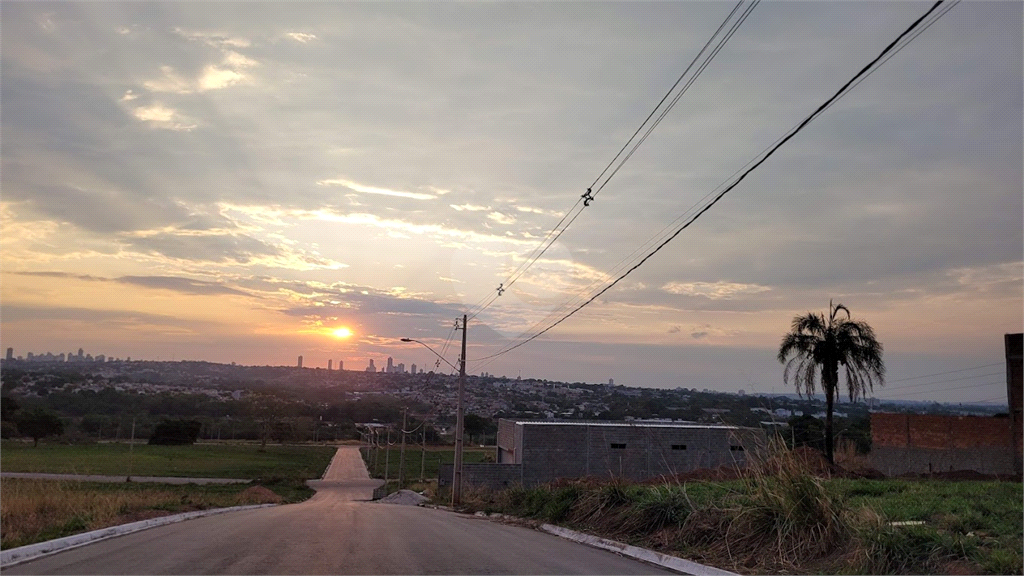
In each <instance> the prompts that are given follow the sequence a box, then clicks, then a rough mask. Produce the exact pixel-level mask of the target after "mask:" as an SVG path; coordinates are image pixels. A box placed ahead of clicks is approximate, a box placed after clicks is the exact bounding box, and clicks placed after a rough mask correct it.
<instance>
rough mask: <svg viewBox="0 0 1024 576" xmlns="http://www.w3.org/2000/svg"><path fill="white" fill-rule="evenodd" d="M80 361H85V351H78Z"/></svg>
mask: <svg viewBox="0 0 1024 576" xmlns="http://www.w3.org/2000/svg"><path fill="white" fill-rule="evenodd" d="M78 359H79V360H84V359H85V350H82V349H81V348H79V349H78Z"/></svg>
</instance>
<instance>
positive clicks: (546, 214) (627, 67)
mask: <svg viewBox="0 0 1024 576" xmlns="http://www.w3.org/2000/svg"><path fill="white" fill-rule="evenodd" d="M731 7H732V4H726V3H720V2H712V3H696V2H677V3H623V4H615V3H572V4H567V3H534V4H521V3H508V4H505V3H485V4H406V3H400V4H360V3H329V4H291V3H289V4H276V3H269V2H268V3H260V4H256V5H252V6H251V7H250V8H251V9H250V10H246V11H244V13H240V12H239V11H238V10H237V9H235V8H234V7H232V6H230V5H207V4H192V3H160V2H157V3H146V4H134V3H119V4H95V3H84V4H78V3H47V2H34V3H12V4H9V5H5V6H4V18H3V20H2V21H0V28H2V30H0V32H2V34H0V48H2V49H0V59H2V60H0V99H2V101H3V103H4V105H3V109H2V118H0V138H2V141H3V143H4V146H3V152H2V166H0V189H2V196H0V227H2V234H0V248H2V250H0V254H2V256H0V259H2V260H0V318H2V322H0V347H2V349H6V348H8V347H13V348H15V349H20V350H36V349H39V350H43V349H46V348H50V349H51V350H63V351H64V352H65V353H66V351H68V350H77V349H78V348H79V347H85V348H87V349H93V350H105V351H108V352H111V353H113V354H114V355H115V356H118V357H128V356H131V357H132V358H164V359H167V358H177V359H192V360H205V361H211V362H221V363H230V362H238V363H242V364H247V365H266V364H272V365H281V366H286V365H290V366H294V365H295V364H296V361H297V357H298V356H299V355H302V356H303V357H304V359H305V365H306V366H310V365H320V366H326V365H327V362H328V361H329V360H336V361H337V360H344V361H346V362H347V364H346V366H347V367H348V368H349V369H352V370H363V369H364V368H365V367H366V360H368V359H371V358H375V359H378V360H380V361H381V362H382V363H384V362H386V358H387V357H388V356H392V357H394V358H401V359H402V361H403V362H404V363H406V364H407V365H411V364H412V363H415V364H416V365H417V366H418V367H424V368H426V367H432V366H434V365H435V363H436V362H437V358H436V356H434V355H433V353H431V352H430V351H428V350H426V349H424V348H423V347H422V346H420V345H419V344H417V343H415V342H407V343H403V342H401V339H402V338H411V339H416V340H419V341H422V342H424V343H425V344H427V345H429V346H430V347H431V348H433V350H435V351H436V352H437V353H439V354H441V355H443V356H444V358H445V359H446V360H447V361H448V362H451V363H455V361H456V358H457V356H458V355H459V351H460V342H459V340H460V339H461V337H462V333H461V332H458V331H453V330H452V324H453V322H454V321H455V319H456V318H461V317H462V315H463V314H465V313H467V312H470V311H473V310H475V308H474V307H475V305H476V304H477V303H480V302H486V301H488V300H489V299H493V300H494V302H493V303H492V304H491V305H490V306H488V307H487V308H486V309H484V310H482V311H481V312H480V313H479V314H478V315H473V314H470V320H469V326H468V343H467V344H468V346H467V357H468V359H469V360H470V362H469V363H468V364H469V365H468V366H467V369H468V371H469V372H470V373H475V374H480V373H482V372H487V373H493V374H506V375H510V376H512V375H516V374H519V373H520V372H522V373H523V374H530V375H531V376H532V377H537V378H546V379H551V380H562V381H590V382H603V381H607V380H608V379H609V378H614V380H615V381H616V382H622V383H625V384H628V385H635V386H645V387H667V388H673V387H677V386H685V387H698V388H705V387H706V388H709V389H713V390H723V391H733V392H735V391H737V390H738V389H744V390H746V391H747V392H748V393H760V392H773V391H774V392H777V393H781V392H783V391H785V388H786V387H785V385H784V383H783V381H782V366H781V365H780V364H779V363H778V361H777V360H776V359H775V355H776V353H777V351H778V349H777V347H778V344H779V341H780V339H781V338H782V336H783V334H785V333H786V332H787V331H788V329H789V326H790V322H791V320H792V318H793V317H794V316H796V315H799V314H803V313H806V312H808V311H812V312H821V311H823V310H825V309H826V308H827V307H828V303H829V301H830V300H832V299H834V300H835V301H836V302H841V303H843V304H845V305H846V306H848V307H849V308H850V310H851V311H852V315H853V317H854V319H857V320H864V321H866V322H868V323H869V324H871V325H872V326H873V327H874V329H875V331H876V333H877V335H878V338H879V340H880V341H881V342H882V344H883V345H884V347H885V361H886V365H887V368H888V374H889V379H890V380H892V381H893V383H892V385H891V386H886V387H885V388H884V389H882V390H881V391H878V390H876V395H877V396H880V397H886V396H891V397H899V396H898V395H900V394H917V393H918V392H919V391H920V390H921V389H920V388H913V389H907V388H905V384H902V382H903V379H905V378H912V377H915V376H917V375H920V374H933V373H940V372H946V371H958V370H966V369H968V368H972V367H977V366H993V365H994V364H996V363H998V362H1000V361H1002V359H1003V334H1005V333H1013V332H1020V331H1021V327H1022V324H1024V262H1022V260H1024V258H1022V249H1021V246H1022V245H1024V234H1022V228H1024V226H1022V214H1024V189H1022V181H1024V173H1022V160H1021V159H1022V157H1024V146H1022V140H1024V136H1022V132H1024V129H1022V126H1024V118H1022V112H1021V110H1022V107H1024V105H1022V77H1021V69H1022V61H1021V52H1022V44H1024V43H1022V39H1021V26H1020V23H1021V21H1022V9H1024V8H1022V5H1021V4H1020V3H1001V2H969V3H966V2H965V3H960V4H957V5H956V6H955V8H953V9H952V10H951V11H950V12H949V13H948V15H946V16H944V17H942V19H940V20H938V21H937V22H936V23H935V24H934V25H933V26H931V27H930V28H928V29H927V30H926V31H925V32H924V33H923V34H922V35H921V36H920V37H919V38H917V39H916V40H914V41H913V43H911V44H909V45H908V46H907V47H906V49H904V50H902V51H900V52H899V53H898V54H896V55H895V56H894V57H893V58H892V59H891V60H890V61H888V62H887V63H886V64H885V66H884V67H882V68H880V69H879V70H878V71H877V73H874V74H872V75H871V76H870V77H869V78H867V79H866V80H865V81H864V82H863V83H862V84H858V85H857V87H856V88H855V89H854V90H853V91H852V92H851V93H850V94H849V95H848V96H846V97H844V98H843V99H842V100H840V101H838V102H837V103H836V104H835V106H833V107H831V108H830V109H829V110H827V111H826V112H825V113H824V114H823V115H822V116H821V117H820V118H819V119H817V120H815V121H814V123H812V124H810V125H809V126H808V128H807V129H806V130H805V131H804V132H801V133H800V134H799V135H797V136H796V137H794V138H793V139H792V141H790V142H788V143H787V144H786V145H785V146H784V147H782V148H781V149H780V150H779V152H778V154H776V155H775V156H774V157H772V158H771V159H770V160H768V161H767V162H765V164H764V165H763V166H761V167H760V168H758V169H757V171H755V172H753V173H751V175H750V176H749V177H748V178H747V179H746V180H745V181H744V182H743V183H742V184H741V185H739V186H738V187H737V188H736V189H735V190H734V191H732V192H730V193H729V195H728V196H725V197H724V198H723V199H722V201H721V202H720V203H719V204H717V205H715V206H714V207H713V208H712V209H711V210H709V211H708V212H707V213H706V214H705V215H704V216H702V217H701V219H700V220H698V221H696V222H695V223H694V225H693V226H692V227H691V228H689V229H687V230H686V231H684V232H683V233H682V234H681V235H680V236H679V237H678V238H677V239H676V240H675V241H673V242H672V243H671V244H668V245H667V246H666V247H665V249H664V250H662V251H661V252H659V253H658V254H656V255H654V256H653V257H652V258H651V259H650V261H649V262H646V263H645V264H644V266H643V267H641V268H639V269H637V270H636V272H635V273H633V274H632V275H630V276H629V277H628V278H626V279H625V280H623V281H622V282H621V283H620V284H618V285H616V286H615V287H614V288H612V289H611V290H609V291H608V292H606V293H604V294H602V295H601V296H600V297H599V298H597V299H596V300H595V301H594V302H593V303H592V304H591V305H589V306H588V307H587V308H585V309H583V310H582V311H580V312H579V313H578V314H576V315H574V316H573V317H571V318H569V319H568V320H567V321H565V322H563V323H562V324H560V325H558V326H557V327H555V328H553V329H552V330H551V331H550V332H548V333H546V334H545V335H544V336H542V337H540V338H538V339H537V340H534V341H532V342H530V343H528V344H525V345H524V346H522V347H520V348H517V349H515V350H513V351H511V352H509V353H507V354H504V355H502V356H499V357H497V358H495V359H494V360H493V361H475V360H477V359H480V358H484V357H486V356H489V355H492V354H495V353H497V352H498V351H500V350H502V349H503V347H504V346H506V345H508V344H511V343H514V342H516V341H517V337H518V336H519V335H520V334H521V333H527V334H528V333H530V332H531V328H532V327H534V326H535V325H537V323H538V322H540V323H541V324H539V325H541V326H543V325H545V322H543V320H544V319H545V318H546V317H547V316H548V315H549V313H552V312H555V311H556V310H557V309H558V308H559V306H561V305H562V304H563V303H565V302H567V301H573V300H572V299H573V298H576V297H577V295H579V294H590V293H593V289H592V287H593V286H601V285H603V284H607V283H608V282H610V281H611V280H612V279H613V278H614V277H615V276H616V275H617V273H619V272H621V270H622V269H621V268H620V267H619V264H620V263H622V262H624V261H625V262H629V261H630V260H629V259H630V258H631V257H632V256H631V255H632V254H634V251H635V250H637V249H638V248H639V247H642V246H645V245H646V244H645V243H647V242H648V241H649V240H651V234H653V233H655V232H656V231H658V230H660V229H662V228H663V227H665V226H668V225H670V224H671V223H672V222H673V219H674V218H676V217H677V216H680V215H685V214H687V213H689V212H688V211H689V210H691V209H693V208H694V207H697V206H699V205H700V202H701V201H702V198H704V197H705V195H706V194H709V193H710V192H712V191H713V190H715V189H716V186H718V185H719V184H721V183H722V182H723V181H726V180H727V179H728V178H729V175H730V174H733V173H734V172H735V171H736V170H738V169H740V168H741V167H743V166H744V163H746V162H748V161H750V160H751V159H752V158H754V157H755V156H756V155H757V154H758V153H759V152H760V151H761V150H763V149H765V147H766V146H769V145H771V144H772V142H774V141H776V139H778V138H779V137H780V136H782V135H783V134H784V133H786V131H787V130H789V129H790V128H792V127H793V126H795V125H796V124H797V123H798V122H799V121H800V120H801V119H802V118H803V117H805V116H806V115H807V114H809V113H810V112H811V111H813V110H814V109H815V108H816V107H817V106H819V105H820V104H821V103H822V102H824V101H825V99H826V98H828V97H829V96H830V95H831V94H832V93H834V91H835V90H837V89H838V88H839V87H840V86H842V85H843V83H844V82H846V81H847V80H849V79H850V78H851V77H852V76H853V74H855V73H856V72H857V71H858V70H860V69H861V67H863V66H864V65H865V64H866V63H867V62H869V61H870V60H871V59H872V58H874V57H875V56H876V55H877V54H878V53H879V51H880V50H881V49H882V48H883V47H884V46H886V45H887V44H888V43H890V42H891V41H892V40H893V39H894V38H895V37H896V35H897V34H899V32H901V31H902V30H904V29H905V28H906V27H907V26H908V25H909V24H910V23H911V22H912V21H913V20H914V19H916V18H918V17H919V16H920V15H921V14H922V13H923V12H924V11H925V10H926V9H927V8H928V5H925V4H923V3H917V2H909V3H905V2H885V3H870V4H867V3H828V4H825V3H762V4H761V5H759V6H758V7H757V8H756V10H754V11H753V12H752V13H751V15H750V17H749V18H748V19H747V20H746V21H745V22H744V23H743V25H742V27H740V28H739V29H738V31H737V33H736V34H735V36H734V37H733V38H732V39H731V40H730V41H729V43H728V44H727V45H725V47H724V48H723V50H722V51H721V53H720V55H719V56H717V57H716V59H715V60H714V61H713V62H712V63H711V64H710V65H709V66H708V68H707V69H706V71H705V72H704V73H703V74H702V75H701V76H700V77H699V78H698V79H697V80H696V81H695V82H694V84H693V86H692V88H691V89H690V90H689V91H688V92H687V93H686V94H685V95H684V96H683V97H682V98H681V99H680V100H679V104H678V106H677V107H676V108H674V109H673V110H672V111H671V113H669V114H667V115H666V116H665V119H664V121H663V122H662V123H661V124H660V125H659V126H658V128H657V130H655V131H654V132H652V134H651V136H650V138H649V139H648V140H646V141H645V143H644V144H643V146H642V147H640V148H639V149H638V151H637V153H636V154H635V155H634V156H632V157H631V158H630V160H629V162H628V163H627V164H625V165H624V167H623V168H622V170H621V171H619V172H617V174H616V175H615V179H614V180H612V181H611V182H610V184H609V185H608V186H607V187H606V188H604V189H603V191H601V192H600V194H599V195H598V196H597V197H596V199H594V200H593V202H592V203H591V202H590V201H587V203H588V205H587V207H586V209H585V210H584V211H583V212H582V213H581V215H580V216H579V218H578V220H575V221H574V223H573V224H572V225H571V226H570V227H569V228H568V229H567V230H566V232H565V233H564V234H562V235H560V236H559V238H558V240H557V242H555V243H554V244H553V245H552V246H551V248H550V249H548V250H547V251H546V252H545V253H544V255H543V257H541V258H539V259H538V260H537V262H536V263H535V264H534V265H533V266H532V267H531V268H530V269H529V271H528V272H527V273H526V274H524V275H523V276H522V277H521V278H520V279H518V280H517V281H516V282H515V284H514V285H512V286H509V287H507V288H506V286H505V284H504V281H505V280H506V279H507V278H508V277H509V274H510V273H512V272H513V271H514V270H516V269H517V267H519V266H520V265H522V264H524V262H525V260H526V259H527V258H528V257H529V255H530V254H531V251H532V250H534V249H535V248H536V247H537V246H538V244H539V243H540V242H541V240H542V239H543V238H545V236H546V235H547V234H548V232H549V231H550V230H552V228H553V227H555V226H556V224H557V223H558V222H559V219H560V218H562V216H563V215H564V214H565V213H566V211H567V210H569V209H570V207H572V206H573V204H574V203H576V202H579V201H581V200H582V199H581V195H583V194H585V193H586V191H587V189H588V187H589V186H591V182H593V181H594V180H593V179H594V177H595V176H597V175H598V174H599V173H601V170H602V169H603V168H604V167H605V166H606V165H608V163H609V161H611V160H612V159H613V157H614V156H615V154H616V152H618V151H619V149H620V148H621V147H622V145H623V144H624V143H625V142H626V141H627V139H628V138H629V136H630V135H631V134H632V133H633V131H634V130H636V129H637V126H638V125H639V123H640V122H641V121H642V120H643V119H644V118H645V117H646V116H647V115H648V113H650V112H651V109H652V108H653V107H654V105H655V104H657V103H658V101H659V99H661V98H662V96H664V95H665V92H666V90H668V89H669V88H670V87H671V86H672V83H673V82H674V81H675V80H676V78H677V77H678V76H679V74H681V73H682V72H683V70H684V69H685V68H686V65H687V64H688V63H689V62H690V61H691V60H692V59H693V58H694V56H696V55H697V53H698V52H699V51H700V49H701V47H702V46H703V45H704V43H705V42H706V41H707V39H708V37H709V36H710V35H711V33H712V32H713V31H714V30H715V28H716V27H717V26H718V25H719V24H720V23H721V21H722V19H723V18H724V17H725V16H726V14H727V13H728V12H729V9H730V8H731ZM499 287H501V288H502V293H501V295H500V296H496V295H497V292H496V291H497V290H498V288H499ZM588 291H589V292H588ZM495 296H496V297H495ZM556 317H557V315H556ZM547 323H550V319H549V320H548V322H547ZM59 353H62V352H58V354H59ZM376 368H377V369H378V370H379V369H380V367H379V366H378V367H376ZM993 370H994V369H989V370H981V371H978V372H971V373H972V374H974V373H977V374H984V376H978V377H977V378H976V379H973V380H964V381H961V382H952V383H948V384H945V383H944V384H942V385H941V386H938V387H937V388H936V389H934V390H926V391H925V392H926V394H923V395H921V396H916V395H915V396H912V397H913V398H918V397H920V398H927V399H934V400H938V401H953V402H955V401H960V400H963V401H969V400H983V399H986V398H990V397H994V396H997V395H999V394H1000V393H1005V392H1003V389H1004V388H1005V383H1002V384H1000V383H999V382H998V381H997V380H998V377H997V375H992V374H990V372H992V371H993Z"/></svg>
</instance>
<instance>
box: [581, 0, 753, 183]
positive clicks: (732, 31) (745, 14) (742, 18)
mask: <svg viewBox="0 0 1024 576" xmlns="http://www.w3.org/2000/svg"><path fill="white" fill-rule="evenodd" d="M759 3H760V0H755V1H754V2H753V3H752V4H751V5H750V6H748V7H747V8H746V10H745V11H744V12H743V14H742V15H741V16H740V17H739V19H737V21H736V22H735V23H734V24H733V26H732V28H730V30H729V32H727V33H726V35H725V36H724V37H723V38H722V40H721V41H719V43H718V45H717V46H716V47H715V49H714V50H713V51H712V52H711V55H710V56H708V58H707V59H706V60H705V61H704V63H703V64H701V66H700V68H698V69H697V72H695V73H694V75H693V76H691V77H690V80H689V81H688V82H687V83H686V85H685V86H683V89H682V90H680V91H679V93H678V94H676V96H675V98H673V99H672V102H671V103H670V104H669V105H668V106H667V107H666V108H665V110H663V111H662V113H661V115H660V116H658V119H657V120H655V121H654V123H653V124H651V126H650V128H648V129H647V132H645V133H644V135H643V137H642V138H640V140H639V141H637V143H636V144H635V145H634V146H633V149H632V150H630V152H629V154H627V155H626V157H625V158H623V159H622V162H620V163H619V165H618V166H617V167H616V168H615V170H614V171H612V173H611V174H609V175H608V178H606V179H605V181H604V182H603V183H602V184H601V185H600V186H599V187H598V188H597V190H595V191H594V194H593V196H594V197H597V195H598V194H599V193H600V192H601V190H604V187H605V186H607V185H608V182H610V181H611V179H612V178H613V177H614V176H615V174H617V173H618V172H619V169H621V168H622V165H623V164H625V163H626V162H627V161H628V160H629V159H630V158H631V157H632V156H633V154H634V153H635V152H636V151H637V149H638V148H639V147H640V145H641V144H643V143H644V141H646V140H647V137H648V136H650V135H651V132H653V131H654V129H655V128H657V126H658V124H661V121H662V120H664V119H665V116H666V115H668V113H669V111H671V110H672V108H674V107H675V105H676V102H678V101H679V98H680V97H682V95H683V94H685V93H686V91H687V90H689V89H690V86H691V85H692V84H693V82H694V80H696V79H697V77H698V76H700V75H701V73H703V72H704V69H705V68H707V66H708V64H710V63H711V61H712V60H714V58H715V56H717V55H718V53H719V52H720V51H721V50H722V48H723V47H724V46H725V43H726V42H728V41H729V39H730V38H732V36H733V34H735V33H736V30H738V29H739V27H740V26H741V25H742V24H743V22H744V21H745V20H746V19H747V17H748V16H750V13H751V12H753V11H754V8H756V7H757V5H758V4H759ZM737 7H738V6H737ZM716 34H717V32H716ZM705 47H706V46H705Z"/></svg>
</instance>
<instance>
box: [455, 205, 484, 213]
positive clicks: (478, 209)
mask: <svg viewBox="0 0 1024 576" xmlns="http://www.w3.org/2000/svg"><path fill="white" fill-rule="evenodd" d="M449 206H451V207H452V208H454V209H455V210H456V211H458V212H463V211H466V212H482V211H484V210H490V209H491V208H490V206H477V205H475V204H449Z"/></svg>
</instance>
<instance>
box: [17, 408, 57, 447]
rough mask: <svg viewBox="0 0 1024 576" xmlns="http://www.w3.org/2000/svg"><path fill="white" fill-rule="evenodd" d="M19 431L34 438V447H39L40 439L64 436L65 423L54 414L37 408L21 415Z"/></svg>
mask: <svg viewBox="0 0 1024 576" xmlns="http://www.w3.org/2000/svg"><path fill="white" fill-rule="evenodd" d="M18 430H19V431H20V432H21V433H22V434H24V435H26V436H29V437H30V438H32V440H33V444H32V445H33V446H39V439H40V438H46V437H47V436H60V435H61V434H63V433H64V423H63V422H61V420H60V418H58V417H57V415H56V414H54V413H53V412H50V411H49V410H44V409H43V408H35V409H33V410H30V411H28V412H25V413H23V414H21V416H20V417H19V418H18Z"/></svg>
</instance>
